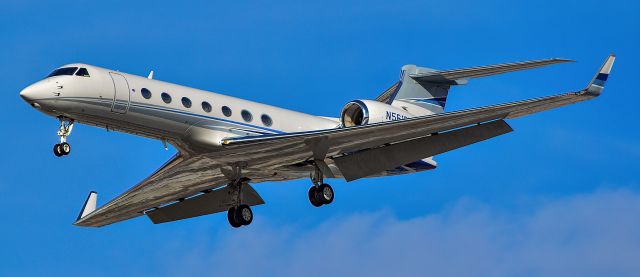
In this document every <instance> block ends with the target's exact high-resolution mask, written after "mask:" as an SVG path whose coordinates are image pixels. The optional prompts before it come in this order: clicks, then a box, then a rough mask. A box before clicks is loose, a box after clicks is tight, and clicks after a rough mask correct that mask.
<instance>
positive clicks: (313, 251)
mask: <svg viewBox="0 0 640 277" xmlns="http://www.w3.org/2000/svg"><path fill="white" fill-rule="evenodd" d="M639 8H640V5H639V4H638V2H637V1H607V2H606V3H605V2H602V1H535V3H534V2H533V1H532V2H519V1H506V0H505V1H488V2H487V1H482V3H481V1H446V2H442V1H403V2H401V3H399V2H398V1H376V0H374V1H352V2H350V3H344V1H316V2H309V3H302V2H301V1H283V2H277V3H274V2H273V1H233V4H230V3H222V2H220V3H216V2H213V1H201V2H190V3H187V2H186V1H182V2H176V1H153V2H138V1H133V2H132V1H97V2H96V1H93V2H91V1H89V2H87V1H55V2H35V1H14V0H9V1H5V2H3V8H2V9H1V10H0V26H1V27H0V36H1V37H2V44H0V61H2V65H1V66H0V88H1V89H2V91H3V93H2V96H1V98H0V99H1V100H2V102H3V103H5V108H3V109H1V110H0V113H2V114H1V116H2V118H3V120H2V122H3V131H2V134H3V137H4V141H5V144H4V147H3V148H2V153H3V155H2V156H0V164H1V165H2V166H3V168H4V170H3V174H2V178H0V216H1V217H2V219H3V220H2V221H3V224H2V226H3V227H4V228H1V229H0V244H1V245H2V247H0V276H33V275H39V276H41V275H54V276H55V275H58V276H59V275H65V276H75V275H82V276H86V275H87V274H88V275H91V276H93V275H95V276H114V275H123V274H124V275H139V276H145V275H154V276H157V275H160V276H163V275H172V276H174V275H182V274H186V273H193V274H198V275H222V274H230V275H249V274H252V275H255V274H261V275H262V274H266V275H275V276H282V275H295V276H299V275H302V274H305V275H327V274H331V273H336V274H340V275H347V274H351V275H353V274H359V275H364V274H368V275H372V276H389V275H391V274H403V275H417V274H419V275H427V274H430V273H431V274H433V275H441V276H443V275H444V276H447V275H456V276H460V275H474V276H475V275H492V276H495V275H499V276H500V275H510V276H512V275H527V276H537V275H581V276H589V275H599V276H602V275H617V276H625V275H626V276H634V275H635V276H637V275H638V274H640V264H638V263H637V260H638V258H639V257H640V208H639V207H640V190H639V187H638V186H639V181H640V180H639V172H640V163H638V160H639V159H640V131H639V129H638V128H637V127H638V123H637V118H638V117H639V116H640V110H638V109H637V102H638V101H637V99H639V98H638V91H637V88H636V85H635V84H636V81H637V66H638V64H639V63H640V58H639V54H638V51H637V49H638V48H639V46H640V45H639V40H640V31H639V30H640V20H639V19H638V17H637V11H638V10H639ZM610 52H615V53H616V54H617V55H618V60H617V61H616V64H615V66H614V69H613V73H612V76H611V78H610V79H609V82H608V83H607V88H606V89H605V91H604V94H603V95H602V97H601V98H599V99H597V100H596V101H589V102H586V103H581V104H578V105H574V106H570V107H565V108H562V109H558V110H554V111H549V112H546V113H542V114H537V115H533V116H530V117H525V118H521V119H517V120H513V121H510V124H511V126H512V127H513V128H514V129H515V132H513V133H511V134H508V135H505V136H503V137H499V138H496V139H493V140H491V141H487V142H483V143H480V144H477V145H472V146H470V147H467V148H464V149H461V150H458V151H454V152H451V153H446V154H443V155H440V156H437V157H436V160H437V161H438V162H439V165H440V166H439V168H438V169H437V170H435V171H431V172H426V173H419V174H415V175H409V176H400V177H392V178H379V179H367V180H358V181H355V182H351V183H346V182H344V181H341V180H332V181H331V184H332V185H333V187H334V189H335V191H336V193H337V195H336V200H335V202H334V203H333V204H332V205H330V206H325V207H322V208H319V209H318V208H313V207H312V206H311V205H310V204H309V203H308V199H307V196H306V191H307V189H308V187H309V185H310V182H309V181H308V180H299V181H293V182H287V183H265V184H260V185H257V186H255V188H256V189H257V190H258V192H260V194H261V195H262V196H263V198H264V199H265V200H266V202H267V205H263V206H260V207H256V208H255V209H254V212H255V215H256V218H255V220H254V223H253V224H252V225H251V226H250V227H248V228H246V227H245V228H241V229H239V230H235V229H231V228H230V227H229V226H228V223H227V222H226V215H225V214H216V215H211V216H206V217H200V218H196V219H190V220H185V221H180V222H175V223H170V224H163V225H153V224H151V222H150V221H149V220H148V219H147V218H144V217H140V218H137V219H134V220H131V221H128V222H123V223H119V224H116V225H112V226H108V227H106V228H100V229H86V228H78V227H74V226H72V225H71V223H72V222H73V220H74V219H75V217H76V216H77V213H78V211H79V209H80V206H81V204H82V202H83V200H84V198H85V197H86V194H87V192H88V191H90V190H96V191H98V192H99V193H100V199H99V202H100V203H104V202H105V201H107V200H109V199H111V198H113V197H115V196H117V195H118V194H119V193H121V192H123V191H124V190H126V189H127V188H129V187H130V186H132V185H134V184H136V183H137V182H138V181H139V180H141V179H142V178H144V177H146V176H147V175H148V174H149V173H151V172H152V171H153V170H155V169H156V168H157V167H158V166H160V165H161V164H162V163H163V162H164V161H165V160H167V159H168V158H169V157H170V156H171V155H172V154H173V150H169V151H165V150H164V149H163V148H162V144H161V143H160V142H157V141H153V140H149V139H144V138H138V137H134V136H131V135H126V134H120V133H112V132H106V131H105V130H102V129H97V128H93V127H88V126H82V125H81V126H76V129H75V130H74V133H73V135H72V136H71V138H70V141H71V143H72V144H73V147H74V149H73V151H74V152H73V154H72V155H71V156H68V157H65V158H63V159H58V158H55V157H54V156H53V154H52V151H51V148H52V145H53V144H54V143H55V142H56V140H57V137H56V136H55V130H56V128H57V122H56V120H55V119H52V118H48V117H45V116H44V115H42V114H40V113H38V112H36V111H35V110H33V109H31V108H30V107H29V106H27V105H26V104H25V103H24V102H23V101H22V100H21V99H20V97H19V96H18V92H19V91H20V89H22V88H24V87H25V86H27V85H28V84H30V83H32V82H35V81H37V80H38V79H40V78H42V77H43V76H45V75H46V74H47V73H48V72H49V71H50V70H51V69H53V68H55V67H57V66H59V65H61V64H65V63H71V62H86V63H90V64H95V65H99V66H103V67H107V68H112V69H117V70H120V71H124V72H128V73H133V74H139V75H146V74H147V73H148V72H149V70H155V72H156V75H155V76H156V78H157V79H160V80H164V81H169V82H175V83H179V84H184V85H188V86H192V87H196V88H202V89H207V90H211V91H216V92H220V93H225V94H229V95H233V96H236V97H241V98H247V99H251V100H255V101H260V102H264V103H268V104H272V105H277V106H281V107H284V108H289V109H294V110H300V111H303V112H308V113H312V114H317V115H325V116H337V115H338V113H339V110H340V109H341V108H342V106H343V105H344V104H345V103H346V102H347V101H349V100H352V99H366V98H373V97H375V96H377V95H378V94H379V93H380V92H381V91H383V90H384V89H386V88H387V87H389V86H390V85H391V84H393V83H394V82H395V81H396V80H397V78H398V73H399V69H400V67H401V66H402V65H404V64H417V65H420V66H427V67H433V68H440V69H448V68H458V67H467V66H476V65H486V64H493V63H501V62H510V61H520V60H528V59H537V58H548V57H563V58H571V59H575V60H577V61H578V62H576V63H571V64H564V65H557V66H553V67H549V68H544V69H536V70H532V71H527V72H518V73H512V74H506V75H501V76H495V77H491V78H483V79H474V80H471V81H470V82H469V84H468V85H466V86H462V87H456V88H454V89H453V90H452V92H451V94H450V95H449V99H448V101H447V110H457V109H462V108H467V107H474V106H481V105H488V104H494V103H501V102H507V101H513V100H519V99H526V98H531V97H537V96H543V95H549V94H554V93H558V92H565V91H570V90H576V89H580V88H582V87H583V86H584V85H585V84H586V82H588V81H589V79H590V78H591V77H592V75H593V74H594V73H595V71H596V70H597V68H598V66H599V65H600V64H601V62H602V61H603V59H604V58H605V57H606V55H608V54H609V53H610Z"/></svg>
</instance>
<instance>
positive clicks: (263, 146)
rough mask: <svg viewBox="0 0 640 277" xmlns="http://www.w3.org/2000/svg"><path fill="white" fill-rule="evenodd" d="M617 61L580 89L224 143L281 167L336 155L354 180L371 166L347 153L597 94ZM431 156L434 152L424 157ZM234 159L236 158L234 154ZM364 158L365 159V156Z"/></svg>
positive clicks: (609, 61) (608, 62)
mask: <svg viewBox="0 0 640 277" xmlns="http://www.w3.org/2000/svg"><path fill="white" fill-rule="evenodd" d="M614 60H615V56H614V55H611V56H609V57H608V58H607V60H606V61H605V63H604V64H603V65H602V67H601V68H600V70H599V71H598V73H597V74H596V75H595V76H594V78H593V79H592V80H591V82H590V83H589V84H588V86H587V87H586V88H585V89H583V90H580V91H577V92H569V93H564V94H560V95H555V96H549V97H542V98H535V99H529V100H524V101H517V102H511V103H506V104H499V105H492V106H486V107H481V108H474V109H468V110H462V111H455V112H447V113H441V114H434V115H428V116H422V117H415V118H410V119H406V120H401V121H390V122H383V123H375V124H370V125H364V126H357V127H350V128H338V129H329V130H319V131H311V132H300V133H291V134H279V135H264V136H251V137H239V138H229V139H226V140H224V141H223V144H224V145H225V146H226V148H227V149H228V150H229V151H234V152H242V153H244V155H242V156H239V157H236V158H237V159H249V160H251V159H254V160H255V162H256V163H259V162H260V160H264V161H267V160H271V161H274V160H277V161H279V163H280V165H286V164H294V163H299V162H302V161H309V160H318V159H324V158H331V159H333V160H334V161H335V162H336V164H337V166H338V168H339V169H340V171H341V173H342V175H343V176H344V177H345V179H347V180H348V181H349V180H355V179H357V178H361V177H365V176H367V175H366V174H365V175H363V173H361V172H357V171H355V172H354V171H353V170H364V171H369V170H366V168H363V167H360V168H355V169H354V168H353V167H350V166H341V162H340V161H341V160H342V161H344V160H345V159H348V158H345V157H349V156H351V155H356V154H357V153H361V152H363V151H369V150H372V149H377V148H381V147H386V146H389V145H393V144H397V143H401V142H407V141H411V140H416V139H418V138H424V137H427V136H430V135H431V134H436V133H441V132H448V131H452V130H455V129H459V128H464V127H468V126H471V125H475V124H481V123H489V122H493V121H499V120H504V119H512V118H517V117H521V116H525V115H529V114H533V113H538V112H542V111H545V110H549V109H554V108H558V107H561V106H566V105H570V104H574V103H577V102H581V101H585V100H589V99H592V98H594V97H597V96H599V95H600V92H601V91H602V89H603V87H604V82H605V81H606V79H607V77H608V74H609V72H610V70H611V67H612V65H613V62H614ZM500 128H502V129H506V128H503V127H500ZM500 132H502V131H500ZM451 149H454V148H451ZM230 156H233V155H230ZM247 156H248V157H247ZM426 157H429V156H424V158H426ZM383 158H384V157H383ZM230 159H231V160H230V161H233V157H230ZM356 160H358V159H356ZM359 160H361V161H362V159H359ZM237 161H240V160H237ZM376 162H377V161H372V162H369V163H371V167H372V168H375V167H376V166H377V165H375V163H376ZM342 164H343V165H344V163H342ZM365 167H366V165H365ZM367 173H371V172H367Z"/></svg>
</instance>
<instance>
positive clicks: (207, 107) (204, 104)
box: [202, 101, 211, 113]
mask: <svg viewBox="0 0 640 277" xmlns="http://www.w3.org/2000/svg"><path fill="white" fill-rule="evenodd" d="M202 110H203V111H205V112H208V113H210V112H211V104H209V102H207V101H204V102H202Z"/></svg>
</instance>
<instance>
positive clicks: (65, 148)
mask: <svg viewBox="0 0 640 277" xmlns="http://www.w3.org/2000/svg"><path fill="white" fill-rule="evenodd" d="M59 145H60V153H62V155H69V153H71V145H69V144H68V143H66V142H63V143H61V144H59Z"/></svg>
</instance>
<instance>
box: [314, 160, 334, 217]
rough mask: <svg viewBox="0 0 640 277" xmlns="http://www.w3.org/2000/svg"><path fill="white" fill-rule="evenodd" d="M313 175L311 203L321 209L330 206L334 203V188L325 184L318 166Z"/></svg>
mask: <svg viewBox="0 0 640 277" xmlns="http://www.w3.org/2000/svg"><path fill="white" fill-rule="evenodd" d="M315 167H316V169H315V171H314V172H313V173H312V175H311V182H313V186H312V187H311V188H309V202H311V205H313V206H314V207H320V206H322V205H328V204H331V202H333V196H334V193H333V188H332V187H331V186H330V185H329V184H325V183H324V176H323V175H322V171H321V170H320V168H318V166H315Z"/></svg>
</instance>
